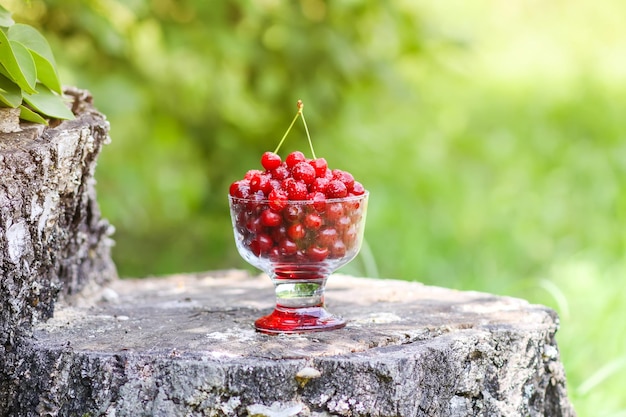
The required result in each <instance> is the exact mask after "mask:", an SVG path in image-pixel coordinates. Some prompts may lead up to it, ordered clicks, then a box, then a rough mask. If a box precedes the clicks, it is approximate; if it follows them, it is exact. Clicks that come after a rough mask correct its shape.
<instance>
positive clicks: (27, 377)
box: [0, 271, 575, 417]
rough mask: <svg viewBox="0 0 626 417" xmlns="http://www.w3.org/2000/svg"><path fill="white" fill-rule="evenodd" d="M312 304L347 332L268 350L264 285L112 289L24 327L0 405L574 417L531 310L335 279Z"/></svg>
mask: <svg viewBox="0 0 626 417" xmlns="http://www.w3.org/2000/svg"><path fill="white" fill-rule="evenodd" d="M326 301H327V305H328V308H329V310H331V311H332V312H334V313H337V314H340V315H342V316H343V317H344V318H347V319H348V320H349V322H348V325H347V326H346V328H344V329H341V330H335V331H331V332H320V333H308V334H298V335H279V336H270V335H264V334H260V333H257V332H255V330H254V327H253V323H254V320H255V319H256V318H258V317H260V316H261V315H264V314H267V313H269V312H270V311H271V309H272V307H273V303H274V293H273V288H272V285H271V283H270V280H269V279H268V278H267V277H265V276H258V277H255V276H250V275H248V274H247V273H246V272H242V271H224V272H214V273H206V274H196V275H174V276H170V277H165V278H150V279H143V280H117V281H115V282H113V283H112V284H111V285H110V286H108V287H106V288H104V289H102V290H99V291H98V292H95V293H93V294H91V295H90V296H85V297H83V298H80V299H76V300H75V301H74V305H72V306H69V305H64V306H60V307H58V308H57V310H56V311H55V315H54V318H52V319H51V320H49V321H47V322H46V323H40V324H38V325H37V326H36V327H35V329H34V338H33V340H32V342H31V343H30V344H25V345H23V346H22V347H20V349H21V351H20V352H18V355H16V357H19V358H20V360H21V361H22V362H20V364H9V367H8V368H7V369H9V368H11V369H12V373H11V374H10V375H4V376H3V377H4V378H6V380H10V381H11V382H10V383H12V384H13V386H14V389H13V392H14V393H17V394H15V395H14V397H13V398H12V399H11V401H10V404H7V405H5V406H6V407H8V409H9V410H11V411H12V412H14V413H16V414H15V415H51V416H52V415H55V416H56V415H68V416H69V415H80V416H82V415H89V416H100V415H103V416H117V417H119V416H196V415H197V416H268V417H279V416H283V417H288V416H334V415H338V416H403V417H405V416H406V417H408V416H561V417H568V416H574V415H575V413H574V411H573V409H572V407H571V405H570V402H569V400H568V398H567V394H566V388H565V374H564V372H563V367H562V364H561V362H560V360H559V352H558V348H557V345H556V342H555V339H554V335H555V332H556V330H557V327H558V318H557V316H556V314H555V313H554V312H553V311H552V310H550V309H548V308H546V307H543V306H539V305H531V304H529V303H528V302H526V301H524V300H520V299H514V298H507V297H499V296H494V295H490V294H485V293H479V292H462V291H455V290H449V289H443V288H438V287H431V286H425V285H421V284H419V283H410V282H404V281H395V280H374V279H365V278H355V277H349V276H343V275H335V276H332V277H331V278H330V279H329V284H328V287H327V296H326ZM0 374H1V371H0ZM1 411H2V408H0V412H1ZM0 414H1V413H0Z"/></svg>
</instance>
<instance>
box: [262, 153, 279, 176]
mask: <svg viewBox="0 0 626 417" xmlns="http://www.w3.org/2000/svg"><path fill="white" fill-rule="evenodd" d="M281 163H282V161H281V159H280V156H278V155H276V154H275V153H274V152H265V153H264V154H263V156H262V157H261V165H263V168H265V169H266V170H267V171H270V170H272V169H276V168H278V167H279V166H280V164H281Z"/></svg>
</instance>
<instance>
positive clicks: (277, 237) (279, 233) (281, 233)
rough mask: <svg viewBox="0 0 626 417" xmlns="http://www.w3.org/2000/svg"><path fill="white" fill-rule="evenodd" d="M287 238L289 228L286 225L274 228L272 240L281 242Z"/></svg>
mask: <svg viewBox="0 0 626 417" xmlns="http://www.w3.org/2000/svg"><path fill="white" fill-rule="evenodd" d="M285 237H287V227H286V226H284V225H282V224H281V225H280V226H278V227H274V228H272V239H274V242H280V241H281V240H283V239H285Z"/></svg>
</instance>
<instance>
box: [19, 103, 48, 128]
mask: <svg viewBox="0 0 626 417" xmlns="http://www.w3.org/2000/svg"><path fill="white" fill-rule="evenodd" d="M20 119H22V120H26V121H29V122H35V123H41V124H42V125H48V121H47V120H46V119H44V118H43V117H41V116H40V115H39V114H37V113H35V112H34V111H32V110H31V109H29V108H28V107H26V106H20Z"/></svg>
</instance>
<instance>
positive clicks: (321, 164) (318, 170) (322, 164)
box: [309, 158, 328, 178]
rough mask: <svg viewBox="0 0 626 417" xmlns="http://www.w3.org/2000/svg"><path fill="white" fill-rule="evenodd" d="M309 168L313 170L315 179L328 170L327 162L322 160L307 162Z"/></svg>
mask: <svg viewBox="0 0 626 417" xmlns="http://www.w3.org/2000/svg"><path fill="white" fill-rule="evenodd" d="M309 164H311V166H312V167H313V168H314V169H315V176H316V177H318V178H319V177H323V176H324V175H326V170H327V169H328V162H326V160H325V159H324V158H317V159H313V160H312V161H310V162H309Z"/></svg>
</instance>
